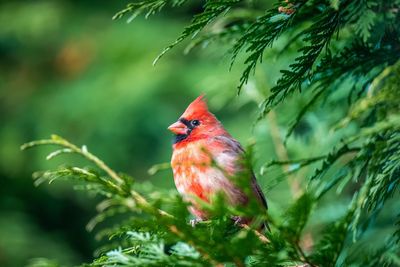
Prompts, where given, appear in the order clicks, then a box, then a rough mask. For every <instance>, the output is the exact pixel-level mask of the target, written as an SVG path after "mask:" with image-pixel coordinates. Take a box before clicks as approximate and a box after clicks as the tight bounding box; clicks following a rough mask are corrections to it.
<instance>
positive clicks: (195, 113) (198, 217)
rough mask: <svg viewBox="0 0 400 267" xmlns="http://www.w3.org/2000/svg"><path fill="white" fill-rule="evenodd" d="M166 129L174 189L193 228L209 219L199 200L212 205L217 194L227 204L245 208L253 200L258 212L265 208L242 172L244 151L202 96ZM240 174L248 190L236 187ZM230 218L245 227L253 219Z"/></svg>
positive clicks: (251, 175)
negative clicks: (170, 139)
mask: <svg viewBox="0 0 400 267" xmlns="http://www.w3.org/2000/svg"><path fill="white" fill-rule="evenodd" d="M168 130H170V131H171V132H172V133H173V134H174V139H173V145H172V150H173V152H172V158H171V167H172V171H173V177H174V182H175V186H176V188H177V190H178V192H179V193H180V195H181V196H182V198H183V199H184V200H185V201H187V202H189V207H188V209H189V212H190V213H191V214H192V215H193V216H194V218H195V219H193V220H191V224H192V225H193V226H194V225H195V224H197V223H198V222H200V221H205V220H208V219H210V214H208V212H207V211H205V210H204V208H203V209H202V207H201V205H199V200H201V201H204V202H206V203H209V204H211V205H212V200H213V198H214V197H215V196H216V195H217V194H222V195H223V196H224V199H226V201H227V202H228V204H229V205H233V206H238V205H242V206H246V204H248V203H249V202H250V201H255V202H256V203H257V204H258V205H259V207H260V208H261V210H265V211H266V210H267V209H268V206H267V201H266V199H265V196H264V194H263V192H262V191H261V188H260V186H259V184H258V183H257V180H256V177H255V175H254V173H253V171H252V170H247V172H245V171H246V169H245V168H246V166H244V164H243V159H244V157H245V151H244V150H243V148H242V146H241V145H240V143H239V142H238V141H236V140H235V139H234V138H233V137H232V136H231V135H230V134H229V133H228V132H227V131H226V130H225V128H224V127H223V125H222V123H221V122H220V121H219V120H218V119H217V118H216V117H215V116H214V115H213V114H212V113H211V112H210V111H209V109H208V106H207V103H206V100H205V96H204V95H200V96H199V97H197V98H196V99H195V100H194V101H193V102H192V103H190V104H189V106H188V107H187V108H186V110H185V111H184V112H183V114H182V115H181V116H180V117H179V119H178V120H177V121H176V122H175V123H173V124H171V125H170V126H169V127H168ZM241 173H243V174H246V175H247V176H248V177H246V178H248V179H247V180H246V181H245V182H244V183H243V185H244V187H247V188H244V187H243V186H241V187H238V186H237V183H235V181H234V179H235V177H236V176H237V175H239V174H241ZM235 175H236V176H235ZM241 185H242V184H241ZM244 189H247V190H244ZM245 192H247V194H246V193H245ZM231 218H232V220H233V221H234V222H235V224H239V225H247V226H248V225H250V224H251V223H252V222H253V218H242V217H239V216H235V215H232V216H231ZM266 227H267V228H268V225H267V223H266V222H262V223H261V224H260V225H259V227H258V228H259V229H265V228H266Z"/></svg>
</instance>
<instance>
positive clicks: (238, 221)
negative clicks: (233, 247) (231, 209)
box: [231, 216, 243, 226]
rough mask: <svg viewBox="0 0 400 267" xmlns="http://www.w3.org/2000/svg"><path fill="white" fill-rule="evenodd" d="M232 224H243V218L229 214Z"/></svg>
mask: <svg viewBox="0 0 400 267" xmlns="http://www.w3.org/2000/svg"><path fill="white" fill-rule="evenodd" d="M231 219H232V221H233V224H234V225H239V226H241V225H242V224H243V219H242V218H241V217H240V216H231Z"/></svg>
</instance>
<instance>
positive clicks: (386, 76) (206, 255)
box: [22, 0, 400, 266]
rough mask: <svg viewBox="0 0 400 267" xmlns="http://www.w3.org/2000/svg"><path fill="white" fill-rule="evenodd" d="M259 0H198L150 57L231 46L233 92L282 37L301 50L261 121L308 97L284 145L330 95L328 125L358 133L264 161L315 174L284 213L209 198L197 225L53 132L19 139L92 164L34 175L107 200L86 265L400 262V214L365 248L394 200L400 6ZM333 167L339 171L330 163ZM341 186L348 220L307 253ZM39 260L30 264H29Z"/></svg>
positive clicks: (178, 2)
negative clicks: (339, 112)
mask: <svg viewBox="0 0 400 267" xmlns="http://www.w3.org/2000/svg"><path fill="white" fill-rule="evenodd" d="M185 2H186V1H185V0H143V1H138V2H134V3H131V4H129V5H128V6H127V7H126V8H125V9H123V10H122V11H120V12H119V13H117V14H116V15H115V18H122V17H128V21H131V20H133V19H135V18H136V17H137V16H139V15H141V14H144V15H145V16H146V17H148V16H150V15H154V14H155V13H157V12H160V11H162V10H163V9H164V8H166V7H172V8H178V7H180V6H182V5H184V4H185ZM257 4H258V5H260V6H261V7H263V5H262V3H254V2H253V1H240V0H224V1H216V0H206V1H204V9H203V11H201V12H200V13H198V14H196V15H194V17H193V19H192V21H191V23H190V24H189V25H188V26H187V27H186V28H185V29H184V30H183V32H182V34H181V35H180V36H179V37H178V38H177V39H176V41H175V42H173V43H172V44H171V45H169V46H167V47H166V48H165V49H164V50H163V51H162V52H161V54H160V55H159V56H158V57H157V58H156V60H155V61H157V60H159V59H160V58H161V57H162V56H164V55H165V54H166V53H167V52H168V51H169V50H170V49H172V48H173V47H175V46H176V45H178V44H179V43H181V42H182V41H184V40H185V39H187V38H191V39H190V42H189V45H188V48H189V49H188V50H191V49H193V48H195V47H197V46H201V45H202V44H205V43H208V42H216V43H217V44H221V42H224V43H226V42H228V43H229V44H232V46H231V49H230V50H229V53H230V54H231V56H232V64H236V65H240V64H239V63H238V61H239V60H240V58H243V56H244V57H245V58H244V69H243V74H242V76H241V77H240V79H239V81H238V94H240V92H241V91H242V90H243V88H245V86H246V83H247V82H248V81H249V79H252V73H253V72H254V71H255V69H256V68H257V66H259V64H262V62H261V61H262V60H263V57H264V54H265V53H266V52H267V50H268V49H269V48H270V47H274V44H275V42H276V41H277V40H281V41H284V42H286V44H285V46H284V49H283V50H282V51H281V53H282V54H284V53H285V49H289V47H290V46H292V45H293V44H296V45H298V46H299V47H300V48H299V49H298V55H297V57H296V58H295V59H294V60H293V62H292V64H290V66H289V67H288V69H285V70H281V76H280V77H279V79H278V80H277V83H276V85H275V86H274V87H273V88H272V89H271V90H270V92H269V94H268V95H266V97H265V99H264V101H263V103H262V104H261V105H260V109H259V117H258V120H263V119H265V117H266V116H267V115H268V113H270V112H271V111H273V110H274V109H276V108H278V107H280V106H281V105H283V104H284V103H285V102H286V101H287V100H288V99H290V98H291V97H293V96H294V95H299V94H306V95H307V96H308V100H307V103H306V104H305V105H304V107H303V108H302V109H301V110H300V111H299V112H298V114H297V115H296V116H295V117H294V118H293V123H292V124H291V125H289V126H288V127H287V138H290V136H291V135H292V134H293V132H294V131H295V130H296V127H297V126H298V125H299V123H301V122H302V121H303V120H304V117H305V116H306V115H307V113H309V112H310V111H312V110H313V109H315V108H316V107H317V106H320V105H321V104H322V103H333V104H335V103H336V104H338V102H335V98H334V94H335V93H337V92H338V91H340V92H341V93H342V95H345V97H344V98H343V99H342V100H341V101H342V102H343V101H344V100H346V102H347V107H348V108H347V110H348V112H347V114H345V115H344V116H342V117H341V118H338V119H337V121H336V123H335V124H334V125H332V129H331V130H332V131H335V132H338V131H343V130H345V129H347V128H348V127H356V128H357V131H355V132H352V134H349V135H347V136H345V138H343V139H342V140H341V142H340V143H339V145H337V147H335V148H333V149H332V150H331V151H328V152H327V153H326V154H325V155H321V156H318V157H310V158H304V159H296V160H288V161H281V160H274V161H272V162H270V163H268V164H266V165H265V166H264V169H266V170H267V172H268V170H270V169H271V168H274V166H276V165H284V166H290V167H291V168H289V169H288V171H287V173H286V174H284V175H283V177H286V176H289V175H290V174H292V173H294V172H298V171H299V170H301V169H302V168H305V167H311V168H313V170H314V173H313V174H312V175H310V176H309V177H307V183H308V186H307V188H306V190H305V192H304V193H303V194H302V195H301V196H300V197H298V198H297V199H296V200H295V201H294V203H293V204H292V206H291V207H290V208H289V209H288V210H287V211H286V212H284V213H283V215H282V217H281V218H272V217H268V216H267V214H263V212H260V211H259V210H257V208H256V207H255V206H254V207H253V206H251V205H249V207H245V208H242V209H240V210H239V209H238V208H234V207H226V206H225V205H224V204H223V200H222V199H220V198H217V199H216V200H215V204H214V205H213V206H208V205H205V204H204V203H202V205H204V208H206V209H209V210H210V212H211V213H212V214H214V215H215V216H214V218H215V219H212V220H210V221H207V222H202V223H199V224H198V225H196V227H194V228H193V227H192V226H190V225H189V224H188V223H187V218H188V216H189V215H188V212H187V209H186V204H185V203H184V202H183V201H182V200H181V198H180V197H179V196H178V195H177V194H176V193H171V192H163V191H161V190H158V189H154V188H152V187H151V186H149V185H141V184H138V183H135V179H133V178H132V177H129V176H128V175H126V174H122V173H117V172H115V171H114V170H112V169H110V168H109V167H108V166H107V165H106V164H105V163H104V162H103V161H101V160H100V159H99V158H97V157H96V156H94V155H93V154H91V153H90V152H89V151H88V149H87V148H86V147H85V146H82V147H78V146H75V145H73V144H71V143H70V142H68V141H67V140H65V139H63V138H61V137H59V136H52V137H51V138H50V139H47V140H39V141H34V142H31V143H27V144H25V145H24V146H23V147H22V148H23V149H25V148H30V147H34V146H38V145H55V146H57V150H55V151H54V152H53V153H51V154H50V155H49V156H48V158H47V159H51V158H54V157H57V156H60V155H62V154H65V153H73V154H78V155H80V156H83V157H84V158H86V159H87V160H88V161H89V162H91V163H93V166H90V167H63V166H61V167H60V168H59V169H56V170H52V171H45V172H42V173H35V175H34V177H35V179H36V180H35V182H36V183H37V184H40V183H42V182H52V181H53V180H55V179H67V180H74V181H75V182H76V184H77V187H78V188H79V189H82V190H85V191H89V192H94V193H96V194H99V195H101V196H102V197H103V198H104V200H103V201H102V202H101V203H99V205H98V207H97V209H98V212H99V213H98V216H96V217H95V218H93V220H92V221H91V222H89V224H88V229H89V230H90V229H93V228H94V227H95V226H96V225H97V224H99V223H102V222H103V221H106V220H112V219H113V222H114V223H115V225H114V227H112V228H107V229H103V230H101V231H100V232H99V236H103V237H108V238H109V239H110V242H109V247H104V248H103V249H102V250H101V251H102V252H101V253H100V256H99V257H97V258H96V259H94V261H93V262H92V263H87V264H86V265H87V266H103V265H104V266H210V265H213V266H221V265H222V264H225V265H226V266H232V265H234V266H300V265H308V266H400V258H399V256H398V255H399V253H400V247H399V241H400V213H397V214H392V221H393V225H392V228H391V234H388V235H387V236H385V237H381V236H380V237H379V238H380V239H385V242H382V243H383V245H382V247H379V248H376V249H374V250H372V251H371V250H369V249H365V246H364V245H365V244H364V243H363V242H362V238H363V235H364V234H365V232H366V231H368V229H369V227H371V225H373V224H374V223H375V220H376V218H377V217H378V216H379V214H380V212H381V211H382V210H384V209H385V207H386V204H387V203H388V201H389V200H390V199H391V198H393V197H398V189H399V181H400V114H399V110H400V104H399V103H400V102H399V101H398V99H399V98H400V93H399V89H398V85H399V84H400V60H399V59H400V32H399V31H400V27H399V25H400V15H399V14H400V1H398V0H389V1H375V0H330V1H312V0H309V1H307V0H298V1H278V2H277V3H276V4H275V5H274V6H273V7H269V8H267V9H266V10H265V12H263V13H262V14H260V12H259V10H257V8H260V6H257ZM264 8H265V7H264ZM239 11H240V12H239ZM243 11H246V12H245V14H246V16H243V13H244V12H243ZM264 60H268V58H266V59H265V58H264ZM240 66H241V65H240ZM336 101H337V100H336ZM340 104H341V103H340ZM324 108H326V109H328V108H332V105H330V106H329V105H325V106H324ZM248 154H249V155H248V156H249V157H251V156H252V155H251V153H250V152H249V153H248ZM337 165H339V166H340V168H333V166H337ZM162 168H165V166H164V165H161V166H155V167H154V168H153V169H152V171H153V172H156V171H158V170H160V169H162ZM273 175H274V174H273V172H271V174H269V176H268V179H271V180H273V179H281V178H279V177H271V176H273ZM346 190H347V191H349V190H350V191H351V194H352V199H351V201H349V203H348V209H347V211H346V213H345V214H344V215H343V216H342V217H341V218H340V219H339V220H337V221H336V222H334V223H330V224H326V225H325V226H324V227H323V229H322V230H321V231H320V233H319V236H314V240H315V244H314V245H313V247H312V248H311V249H305V248H304V245H303V244H302V240H304V238H305V232H304V228H305V226H306V224H307V222H308V221H309V219H310V217H311V215H313V214H314V215H315V213H316V212H317V209H316V207H317V206H318V204H319V203H320V202H321V201H322V200H323V198H324V197H325V196H326V194H327V193H332V192H335V193H336V194H343V193H344V191H346ZM397 207H398V205H397ZM398 210H400V209H398ZM232 213H234V214H240V215H245V214H253V215H254V214H257V215H258V216H259V219H260V220H262V219H265V218H268V221H269V224H270V226H271V231H267V232H265V233H261V234H260V233H258V232H257V231H255V230H254V229H252V228H251V227H245V228H242V227H238V226H235V225H233V223H232V222H231V220H230V218H229V215H227V214H232ZM116 218H117V219H116ZM118 218H123V219H121V220H118ZM264 235H265V236H264ZM46 263H47V261H46V260H37V261H35V262H34V265H40V264H44V265H45V264H46Z"/></svg>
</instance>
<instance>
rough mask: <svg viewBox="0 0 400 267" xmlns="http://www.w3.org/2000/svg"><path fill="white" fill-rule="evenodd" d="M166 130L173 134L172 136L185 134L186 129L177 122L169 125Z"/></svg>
mask: <svg viewBox="0 0 400 267" xmlns="http://www.w3.org/2000/svg"><path fill="white" fill-rule="evenodd" d="M168 130H170V131H171V132H173V133H174V134H186V132H187V127H186V125H185V124H183V123H182V122H180V121H177V122H175V123H173V124H171V125H170V126H169V127H168Z"/></svg>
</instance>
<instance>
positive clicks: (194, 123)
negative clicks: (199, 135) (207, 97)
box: [190, 120, 200, 127]
mask: <svg viewBox="0 0 400 267" xmlns="http://www.w3.org/2000/svg"><path fill="white" fill-rule="evenodd" d="M190 123H191V124H192V125H193V126H194V127H196V126H199V125H200V121H199V120H192V121H191V122H190Z"/></svg>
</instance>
